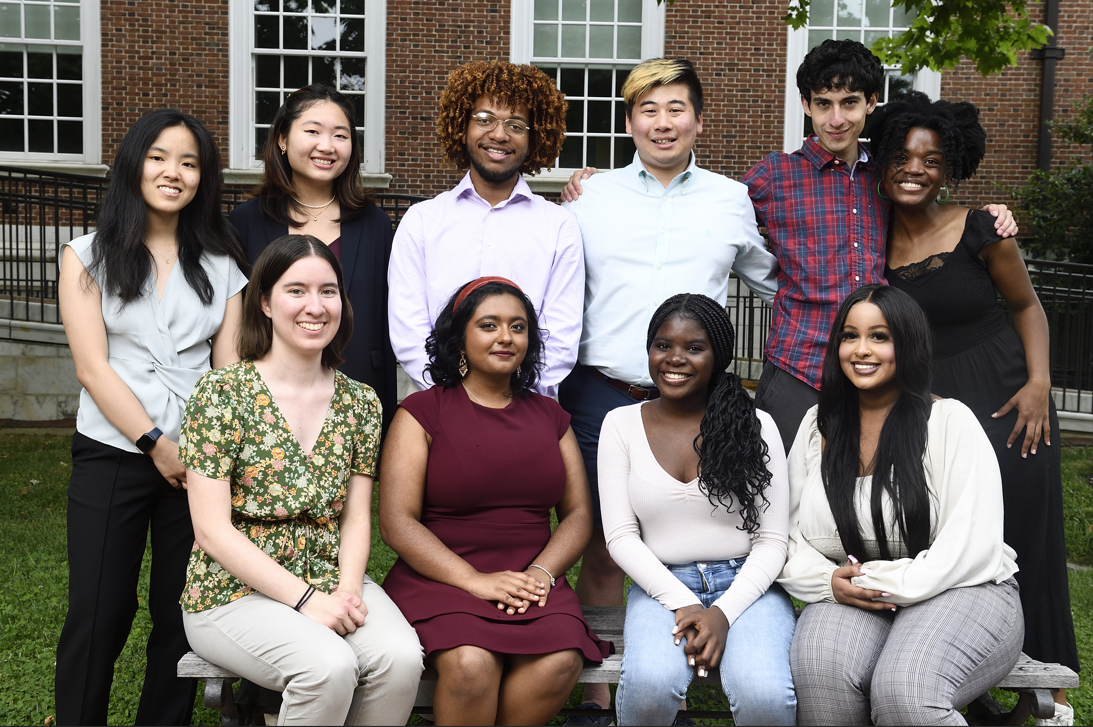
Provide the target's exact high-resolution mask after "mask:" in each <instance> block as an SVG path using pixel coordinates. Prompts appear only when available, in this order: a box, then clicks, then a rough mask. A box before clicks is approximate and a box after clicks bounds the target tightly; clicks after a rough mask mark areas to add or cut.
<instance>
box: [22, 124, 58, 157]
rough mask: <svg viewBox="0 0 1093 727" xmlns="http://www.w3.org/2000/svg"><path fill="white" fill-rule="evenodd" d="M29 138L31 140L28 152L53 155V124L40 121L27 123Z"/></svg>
mask: <svg viewBox="0 0 1093 727" xmlns="http://www.w3.org/2000/svg"><path fill="white" fill-rule="evenodd" d="M27 131H28V132H29V133H28V134H27V136H29V137H30V138H29V139H28V141H29V142H30V143H29V144H27V147H28V148H27V151H37V152H45V153H47V154H52V153H53V122H52V121H44V120H39V119H30V120H28V121H27Z"/></svg>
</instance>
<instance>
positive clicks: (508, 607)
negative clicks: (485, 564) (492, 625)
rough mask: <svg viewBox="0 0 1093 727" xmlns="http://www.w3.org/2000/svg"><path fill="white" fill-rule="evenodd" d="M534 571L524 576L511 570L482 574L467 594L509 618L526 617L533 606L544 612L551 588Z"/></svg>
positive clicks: (469, 587)
mask: <svg viewBox="0 0 1093 727" xmlns="http://www.w3.org/2000/svg"><path fill="white" fill-rule="evenodd" d="M537 570H538V569H535V571H537ZM535 571H533V570H532V569H531V568H530V567H529V568H528V569H527V570H525V571H524V572H523V573H517V572H515V571H511V570H506V571H501V572H500V573H479V574H478V575H477V576H475V577H474V578H473V579H472V580H471V583H470V584H469V585H468V588H467V592H468V593H470V594H471V595H472V596H475V597H477V598H481V599H482V600H483V601H496V602H497V610H498V611H504V612H505V613H507V614H508V615H509V616H512V615H514V614H517V613H524V612H525V611H527V610H528V608H529V607H530V606H531V604H532V603H533V602H535V603H538V604H539V607H540V608H542V607H543V606H546V604H547V597H548V596H549V595H550V584H549V583H543V582H542V581H541V580H539V579H538V578H537V577H536V576H534V575H532V573H533V572H535ZM562 577H564V576H562Z"/></svg>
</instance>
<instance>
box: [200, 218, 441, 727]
mask: <svg viewBox="0 0 1093 727" xmlns="http://www.w3.org/2000/svg"><path fill="white" fill-rule="evenodd" d="M352 331H353V318H352V311H351V309H350V308H349V304H348V302H347V300H346V297H345V287H344V285H343V282H342V273H341V266H340V265H339V264H338V261H337V259H336V258H335V257H334V255H333V253H331V252H330V250H329V248H327V246H326V245H324V244H323V243H322V242H320V241H319V240H317V239H316V238H314V237H311V236H310V235H287V236H285V237H282V238H280V239H279V240H277V241H275V242H273V243H272V244H271V245H270V246H269V247H268V248H266V250H265V251H264V252H263V253H262V255H261V256H260V257H259V258H258V261H257V263H256V264H255V267H254V273H253V275H252V276H251V282H250V286H249V287H248V289H247V294H246V299H245V300H244V304H243V322H242V330H241V334H240V346H239V351H240V356H241V357H242V358H243V360H242V361H241V362H239V363H237V364H233V365H231V366H226V367H224V368H222V369H218V370H216V371H212V372H210V373H208V374H206V375H205V376H204V377H202V379H201V380H200V381H199V382H198V384H197V386H196V387H195V388H194V392H193V395H192V396H191V397H190V401H189V405H188V407H187V412H186V421H185V423H184V425H183V428H182V436H181V439H180V442H179V444H180V450H179V453H180V458H181V460H182V462H183V463H184V464H185V465H186V468H187V484H188V488H189V499H190V510H191V512H192V515H193V522H194V534H195V536H196V538H197V542H196V544H195V545H194V550H193V553H192V554H191V556H190V565H189V570H188V573H187V582H186V590H185V592H184V593H183V594H182V608H183V611H184V613H183V623H184V625H185V628H186V636H187V638H188V639H189V641H190V645H191V647H192V648H193V650H194V651H195V652H196V653H197V654H198V655H200V656H201V657H203V658H204V659H207V660H208V661H210V662H213V663H215V664H219V665H220V666H223V667H225V668H227V669H231V670H232V671H234V672H236V673H237V674H240V675H242V676H243V677H245V678H246V679H249V680H251V681H253V682H255V683H256V684H258V685H260V686H262V687H266V688H268V689H273V690H276V691H280V692H283V693H284V696H283V699H282V703H281V713H280V715H279V719H278V724H405V722H406V719H407V717H408V716H409V714H410V710H411V708H412V707H413V704H414V697H415V696H416V694H417V684H418V680H419V678H420V676H421V670H422V658H421V646H420V644H419V643H418V639H417V636H416V634H415V633H414V630H413V628H411V627H410V625H409V624H408V623H407V622H406V619H405V618H403V616H402V614H401V613H400V612H399V610H398V608H397V607H396V606H395V605H394V603H392V602H391V599H390V598H388V597H387V595H386V594H385V593H384V592H383V589H381V588H380V587H379V586H378V585H376V584H375V583H374V582H373V581H372V580H371V579H370V578H368V576H367V575H365V567H366V565H367V564H368V551H369V545H370V543H371V535H370V531H371V504H372V478H373V476H374V474H375V468H376V454H377V451H378V449H379V439H380V421H381V418H380V404H379V400H378V399H377V397H376V395H375V393H374V392H373V391H372V389H371V388H370V387H368V386H366V385H364V384H361V383H358V382H356V381H353V380H352V379H350V378H348V377H347V376H345V375H344V374H342V373H341V372H339V371H337V370H336V367H337V366H338V364H340V363H341V361H342V359H341V351H342V348H343V347H344V346H345V342H346V341H347V340H348V339H349V337H350V335H352Z"/></svg>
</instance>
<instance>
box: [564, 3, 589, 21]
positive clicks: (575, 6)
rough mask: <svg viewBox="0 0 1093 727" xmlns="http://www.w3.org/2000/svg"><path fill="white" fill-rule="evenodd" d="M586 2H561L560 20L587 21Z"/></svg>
mask: <svg viewBox="0 0 1093 727" xmlns="http://www.w3.org/2000/svg"><path fill="white" fill-rule="evenodd" d="M587 5H588V0H562V20H587V19H588V18H587V16H586V15H585V6H587Z"/></svg>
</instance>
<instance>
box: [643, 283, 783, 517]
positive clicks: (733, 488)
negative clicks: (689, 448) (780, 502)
mask: <svg viewBox="0 0 1093 727" xmlns="http://www.w3.org/2000/svg"><path fill="white" fill-rule="evenodd" d="M677 316H678V317H681V318H687V319H690V320H693V321H696V322H698V324H699V325H701V326H702V327H703V328H704V329H705V330H706V335H707V336H709V338H710V347H711V349H712V350H713V357H714V359H713V360H714V374H713V376H712V377H711V379H710V388H709V398H708V399H707V402H706V412H705V414H703V415H702V423H701V424H700V425H699V431H698V436H697V437H695V441H694V448H695V452H697V453H698V486H699V488H700V489H701V490H702V492H703V493H704V494H705V495H706V497H708V498H709V500H710V504H712V505H715V506H716V505H717V504H720V505H722V506H723V507H724V508H725V509H726V510H727V511H729V512H732V511H733V501H734V500H735V502H736V504H737V505H738V506H739V508H740V515H741V517H742V518H743V520H744V522H743V525H741V526H740V530H744V531H746V532H747V533H748V534H749V535H754V534H755V533H757V532H758V531H759V513H760V511H764V510H766V509H767V507H768V505H769V504H770V502H769V500H767V496H766V490H767V488H768V487H770V480H771V475H770V471H769V470H768V469H767V466H766V463H767V462H769V461H770V456H769V451H768V449H767V443H766V441H764V439H763V436H762V425H761V424H760V422H759V417H758V416H756V413H755V402H754V401H753V400H752V398H751V397H750V396H749V395H748V392H747V391H745V390H744V386H743V385H742V384H741V383H740V377H739V376H737V375H736V374H734V373H729V372H728V371H726V369H727V368H728V367H729V365H730V364H731V363H732V362H733V360H734V358H735V356H734V344H735V342H736V334H735V332H734V331H733V327H732V321H731V320H729V314H728V313H727V312H726V311H725V308H724V306H722V305H719V304H718V303H717V302H716V301H715V300H713V299H712V298H709V297H707V296H705V295H699V294H697V293H682V294H680V295H674V296H672V297H671V298H669V299H668V300H666V301H664V303H663V304H661V306H660V307H659V308H657V310H656V312H655V313H654V314H653V319H652V320H651V321H649V333H648V336H647V337H646V340H645V348H646V350H648V349H649V348H651V347H652V345H653V338H655V337H656V334H657V331H658V330H660V327H661V326H662V325H664V322H665V321H667V320H668V319H669V318H672V317H677ZM715 500H716V502H715Z"/></svg>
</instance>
